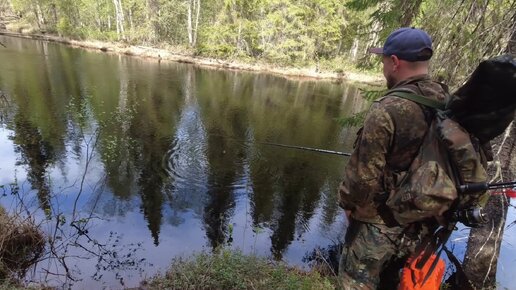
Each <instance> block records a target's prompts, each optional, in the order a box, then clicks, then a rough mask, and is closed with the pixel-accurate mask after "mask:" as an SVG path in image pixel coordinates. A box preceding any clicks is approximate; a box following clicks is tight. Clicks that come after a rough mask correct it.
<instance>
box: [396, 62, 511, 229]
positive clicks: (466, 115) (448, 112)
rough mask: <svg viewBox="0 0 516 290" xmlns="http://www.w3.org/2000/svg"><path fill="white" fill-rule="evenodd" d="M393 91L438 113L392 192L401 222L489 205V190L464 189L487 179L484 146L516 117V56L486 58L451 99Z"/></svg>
mask: <svg viewBox="0 0 516 290" xmlns="http://www.w3.org/2000/svg"><path fill="white" fill-rule="evenodd" d="M388 95H389V96H396V97H400V98H404V99H407V100H410V101H413V102H416V103H418V104H419V105H421V106H424V107H425V108H426V109H427V110H432V111H433V113H434V114H433V118H432V120H431V121H430V125H429V128H428V130H427V133H426V135H425V137H424V139H423V143H422V145H421V147H420V149H419V151H418V153H417V155H416V157H415V158H414V159H413V161H412V163H411V164H410V166H409V169H408V171H407V172H406V174H405V175H404V177H403V178H402V179H401V180H400V181H399V182H398V184H396V186H395V188H393V189H391V190H390V192H388V198H387V200H386V206H387V207H388V208H389V210H390V211H391V213H392V216H393V218H394V219H395V221H396V222H397V223H399V224H400V225H406V224H409V223H413V222H419V221H423V220H426V219H429V218H436V219H437V220H447V218H446V217H449V215H448V214H449V213H451V212H457V211H460V210H463V209H469V208H475V207H482V206H484V205H485V203H486V202H487V199H488V197H489V195H488V194H487V191H486V190H483V189H481V190H479V191H468V192H464V191H461V190H460V188H461V185H467V184H470V183H486V182H487V172H486V169H485V168H486V165H487V161H486V159H487V158H486V153H485V152H484V150H483V149H482V148H483V147H482V146H481V145H482V144H485V143H486V142H489V141H490V140H491V139H493V138H494V137H496V136H497V135H499V134H501V133H502V132H503V131H504V130H505V129H506V128H507V126H508V125H509V124H510V122H511V121H512V120H514V116H515V111H516V98H515V96H516V62H515V61H514V58H513V57H511V56H501V57H497V58H494V59H491V60H487V61H484V62H482V63H481V64H480V65H479V66H478V68H477V69H476V70H475V72H474V73H473V75H472V77H471V78H470V79H469V81H468V82H467V83H466V84H465V85H464V86H462V87H461V88H460V89H459V90H458V91H457V92H455V93H454V94H452V95H449V96H447V100H446V102H445V103H441V102H438V101H435V100H431V99H428V98H426V97H423V96H419V95H417V94H415V93H414V92H412V91H410V90H407V89H395V90H391V91H390V92H389V93H388ZM441 217H443V218H446V219H441ZM467 225H468V224H467Z"/></svg>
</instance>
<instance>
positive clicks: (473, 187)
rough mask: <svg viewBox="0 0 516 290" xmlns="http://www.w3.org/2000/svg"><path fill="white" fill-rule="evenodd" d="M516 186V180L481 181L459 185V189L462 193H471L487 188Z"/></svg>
mask: <svg viewBox="0 0 516 290" xmlns="http://www.w3.org/2000/svg"><path fill="white" fill-rule="evenodd" d="M515 187H516V181H510V182H500V183H488V182H479V183H468V184H464V185H461V186H459V190H460V192H462V193H471V192H479V191H485V190H493V189H511V188H515Z"/></svg>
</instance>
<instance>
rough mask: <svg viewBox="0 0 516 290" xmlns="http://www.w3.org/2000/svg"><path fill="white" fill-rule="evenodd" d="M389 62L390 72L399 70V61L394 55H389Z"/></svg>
mask: <svg viewBox="0 0 516 290" xmlns="http://www.w3.org/2000/svg"><path fill="white" fill-rule="evenodd" d="M390 58H391V61H392V70H393V71H398V70H399V68H400V59H399V58H398V57H397V56H395V55H391V57H390Z"/></svg>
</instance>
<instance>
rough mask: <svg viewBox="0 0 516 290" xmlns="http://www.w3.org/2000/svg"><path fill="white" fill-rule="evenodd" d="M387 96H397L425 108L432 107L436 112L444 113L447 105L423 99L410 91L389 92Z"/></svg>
mask: <svg viewBox="0 0 516 290" xmlns="http://www.w3.org/2000/svg"><path fill="white" fill-rule="evenodd" d="M386 96H395V97H399V98H402V99H406V100H410V101H413V102H415V103H418V104H420V105H423V106H425V107H430V108H433V109H436V110H440V111H443V110H444V109H445V107H446V105H445V104H444V103H443V102H440V101H436V100H433V99H430V98H426V97H423V96H421V95H418V94H415V93H414V92H413V91H412V90H410V89H403V88H400V89H394V90H390V91H388V92H387V94H386Z"/></svg>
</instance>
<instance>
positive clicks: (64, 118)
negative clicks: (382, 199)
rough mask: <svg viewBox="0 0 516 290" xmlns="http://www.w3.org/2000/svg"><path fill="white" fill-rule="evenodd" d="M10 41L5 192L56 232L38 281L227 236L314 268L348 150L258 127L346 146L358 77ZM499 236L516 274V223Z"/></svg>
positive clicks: (115, 282)
mask: <svg viewBox="0 0 516 290" xmlns="http://www.w3.org/2000/svg"><path fill="white" fill-rule="evenodd" d="M0 41H1V42H2V43H4V44H6V46H7V48H0V91H1V94H0V105H1V106H0V110H1V111H0V186H3V187H1V188H0V196H1V197H0V204H2V205H3V206H4V207H6V208H7V209H8V210H9V211H10V212H12V213H21V214H23V215H27V213H29V214H30V215H31V216H32V217H33V218H34V219H35V221H36V222H37V223H38V224H41V227H42V229H44V231H45V232H46V234H47V235H48V236H49V237H50V239H51V240H52V243H51V246H49V247H48V248H47V251H46V253H45V256H44V257H43V260H42V261H41V262H40V263H38V266H37V268H36V269H35V271H34V272H31V273H29V274H28V275H27V279H28V280H31V281H47V283H49V284H51V285H58V286H67V285H71V286H72V288H75V289H99V288H102V287H107V288H108V289H118V288H122V287H123V286H136V285H138V283H139V281H141V280H142V279H143V278H146V277H150V276H152V275H154V274H155V273H157V272H163V271H165V270H166V269H167V267H168V265H169V264H170V262H171V260H172V259H173V258H174V257H188V256H189V255H191V254H192V253H194V252H199V251H203V250H204V251H212V250H213V249H214V248H215V247H218V246H221V245H222V246H226V247H231V248H234V249H240V250H242V251H243V252H245V253H256V254H258V255H261V256H268V257H273V258H275V259H282V260H284V261H287V262H288V263H290V264H295V265H299V266H303V267H306V264H305V263H304V262H303V257H305V256H307V255H309V254H310V253H311V252H312V251H313V250H314V249H315V248H317V247H321V248H325V247H329V246H332V245H335V244H337V243H338V241H339V240H340V239H341V235H342V233H343V230H344V229H345V225H346V221H345V219H344V218H343V214H342V211H341V210H340V209H339V208H338V206H337V204H336V188H337V185H338V183H339V181H340V174H341V172H342V169H343V166H344V165H345V163H346V161H347V159H346V157H342V156H337V155H325V154H320V153H313V152H307V151H300V150H293V149H285V148H278V147H272V146H268V145H265V144H263V143H261V142H276V143H282V144H291V145H300V146H307V147H316V148H324V149H329V150H337V151H344V152H349V151H350V150H351V146H352V142H353V140H354V137H355V131H354V130H353V129H345V128H342V127H340V126H339V125H338V124H337V122H336V121H335V119H336V118H338V117H342V116H349V115H351V114H352V113H354V112H358V111H361V110H363V109H364V108H365V107H367V104H365V103H364V102H363V101H362V98H361V97H360V96H359V91H358V89H357V88H356V87H353V86H351V85H347V84H333V83H330V82H315V81H300V80H287V79H285V78H282V77H277V76H272V75H266V74H254V73H245V72H231V71H220V70H212V69H203V68H199V67H195V66H191V65H185V64H175V63H158V62H157V61H155V60H145V59H140V58H131V57H125V56H117V55H107V54H103V53H100V52H99V53H98V52H92V51H86V50H81V49H73V48H70V47H66V46H61V45H57V44H53V43H45V42H39V41H30V40H21V39H16V38H5V37H0ZM2 194H3V195H2ZM515 216H516V215H515V214H514V213H513V209H512V208H511V211H510V213H509V218H508V222H511V221H513V220H515V219H516V218H515ZM467 234H468V232H467V230H464V231H463V230H459V231H457V232H456V233H455V234H454V236H453V237H452V240H453V241H452V244H453V245H452V246H453V248H454V249H455V250H456V252H458V254H459V255H460V254H461V253H462V254H463V252H464V248H465V242H466V239H467ZM503 239H504V242H503V243H502V254H501V256H500V257H501V258H500V262H499V266H498V267H499V269H498V277H499V281H500V285H501V286H500V287H501V288H504V287H507V288H509V289H511V287H512V286H510V285H514V282H515V279H513V276H514V275H512V266H513V265H515V264H516V263H515V259H516V258H515V257H516V251H515V249H514V246H513V245H514V243H515V242H516V238H515V236H514V230H513V228H509V229H507V230H506V232H505V234H504V236H503ZM512 289H514V288H512Z"/></svg>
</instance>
